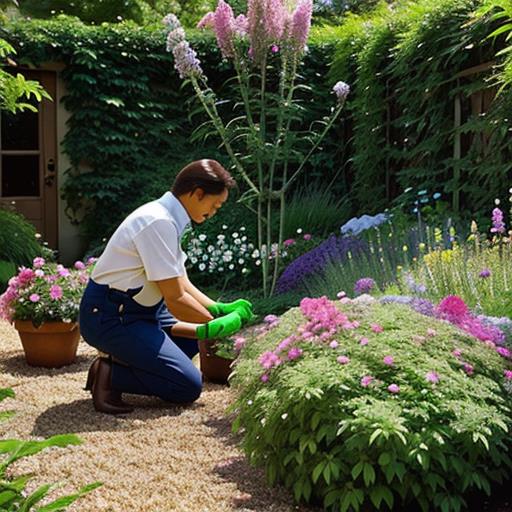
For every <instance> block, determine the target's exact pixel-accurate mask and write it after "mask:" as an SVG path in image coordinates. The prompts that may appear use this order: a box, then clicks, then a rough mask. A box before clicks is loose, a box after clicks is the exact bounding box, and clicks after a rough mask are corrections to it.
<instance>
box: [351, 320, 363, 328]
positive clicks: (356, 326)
mask: <svg viewBox="0 0 512 512" xmlns="http://www.w3.org/2000/svg"><path fill="white" fill-rule="evenodd" d="M360 325H361V322H359V321H358V320H353V321H352V327H353V328H354V329H357V328H358V327H359V326H360Z"/></svg>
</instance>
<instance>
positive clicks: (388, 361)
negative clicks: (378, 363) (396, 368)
mask: <svg viewBox="0 0 512 512" xmlns="http://www.w3.org/2000/svg"><path fill="white" fill-rule="evenodd" d="M383 362H384V364H387V365H388V366H393V363H394V362H395V360H394V359H393V356H384V359H383Z"/></svg>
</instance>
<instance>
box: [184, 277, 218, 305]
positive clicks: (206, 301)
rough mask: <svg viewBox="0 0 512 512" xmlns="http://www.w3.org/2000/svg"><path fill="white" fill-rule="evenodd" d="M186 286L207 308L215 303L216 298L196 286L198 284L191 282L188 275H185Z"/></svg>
mask: <svg viewBox="0 0 512 512" xmlns="http://www.w3.org/2000/svg"><path fill="white" fill-rule="evenodd" d="M184 286H185V290H186V291H187V293H189V294H190V295H191V296H192V297H193V298H194V299H195V300H197V302H199V303H200V304H202V305H203V306H204V307H205V308H207V307H208V306H211V305H212V304H215V301H214V300H212V299H210V297H208V295H206V294H205V293H203V292H202V291H201V290H199V288H196V286H194V285H193V284H192V283H191V282H190V280H189V278H188V276H185V277H184Z"/></svg>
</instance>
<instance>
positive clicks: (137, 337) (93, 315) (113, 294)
mask: <svg viewBox="0 0 512 512" xmlns="http://www.w3.org/2000/svg"><path fill="white" fill-rule="evenodd" d="M139 290H140V289H139ZM139 290H138V289H135V290H128V291H127V292H122V291H119V290H115V289H113V288H110V287H109V286H108V285H101V284H97V283H95V282H94V281H93V280H92V279H90V280H89V283H88V284H87V287H86V289H85V292H84V295H83V297H82V301H81V303H80V319H79V322H80V332H81V334H82V336H83V338H84V340H85V341H86V342H87V343H88V344H89V345H92V346H93V347H95V348H97V349H99V350H101V351H102V352H106V353H107V354H110V355H112V356H114V357H115V358H117V359H119V360H120V361H121V362H123V363H126V365H127V366H124V365H122V364H116V363H113V364H112V388H113V389H116V390H118V391H120V392H123V393H133V394H138V395H151V396H157V397H160V398H162V399H163V400H167V401H170V402H176V403H183V402H193V401H194V400H196V399H197V398H198V397H199V395H200V394H201V389H202V379H201V373H200V372H199V370H198V369H197V368H196V367H195V366H194V364H193V363H192V361H191V358H192V357H193V356H194V355H195V354H197V353H198V351H199V349H198V345H197V340H193V339H189V338H178V337H174V336H173V337H172V339H171V338H170V337H169V336H168V334H167V333H166V332H165V331H164V329H165V328H166V327H170V326H171V325H172V324H173V323H175V322H176V320H174V319H173V318H172V317H171V316H170V314H169V312H168V310H167V308H166V307H165V303H164V301H163V300H162V301H160V302H159V303H158V304H156V305H154V306H151V307H146V306H142V305H140V304H139V303H138V302H136V301H135V300H134V299H133V298H132V297H133V295H135V294H136V293H137V292H138V291H139Z"/></svg>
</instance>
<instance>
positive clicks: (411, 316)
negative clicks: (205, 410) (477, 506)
mask: <svg viewBox="0 0 512 512" xmlns="http://www.w3.org/2000/svg"><path fill="white" fill-rule="evenodd" d="M342 302H343V304H341V305H334V303H330V302H329V301H327V300H326V299H319V300H311V299H306V300H304V301H303V302H302V303H301V310H302V311H301V310H299V309H293V310H290V311H289V312H287V313H286V314H285V315H283V316H282V317H281V319H280V320H279V319H275V318H273V319H269V320H271V322H270V325H268V326H267V327H265V328H264V330H263V331H262V332H260V333H259V334H258V333H254V334H253V335H252V336H251V337H249V338H248V339H247V341H246V344H245V347H244V348H243V350H242V353H241V356H240V358H239V362H238V364H237V366H236V369H235V375H234V378H233V379H232V383H233V384H234V386H235V388H236V389H237V390H238V393H239V396H238V399H237V402H236V404H235V406H234V411H235V413H236V419H235V423H234V428H235V429H241V432H242V434H243V447H244V449H245V452H246V454H247V456H248V457H249V459H250V460H251V462H253V463H255V464H258V465H261V466H264V467H265V469H266V472H267V476H268V480H269V482H270V483H275V482H282V483H284V484H285V485H286V486H287V487H289V488H291V489H293V492H294V496H295V498H296V500H306V501H319V502H321V503H322V504H323V505H324V507H325V508H326V509H328V510H342V511H344V512H345V511H347V510H349V509H351V510H360V509H363V508H364V507H372V506H373V507H374V508H376V509H384V507H385V505H384V504H386V505H387V506H388V507H389V508H393V506H394V505H395V506H396V507H399V508H400V507H403V506H404V505H405V504H415V506H417V507H418V508H421V509H422V510H424V511H428V510H432V507H435V508H439V509H441V510H444V511H452V510H453V511H456V510H461V509H462V508H463V507H464V506H465V504H466V503H465V500H464V496H465V495H466V494H467V493H468V492H469V491H471V490H472V489H479V490H482V491H485V492H487V493H489V492H490V489H491V484H492V483H493V482H495V481H501V480H502V479H503V478H504V477H506V476H507V474H508V473H509V471H510V468H511V467H512V460H511V459H510V457H509V455H508V453H507V450H508V449H509V448H510V447H511V442H510V434H509V428H510V427H511V426H512V418H511V411H510V406H511V405H512V394H511V386H510V382H511V381H510V379H512V372H510V370H508V373H507V371H506V366H505V360H504V359H503V358H502V357H500V355H498V354H497V353H496V352H495V351H494V350H493V349H492V348H491V347H488V346H486V344H484V343H482V342H481V341H478V340H477V339H475V338H473V337H471V336H469V335H466V334H465V333H463V332H462V331H461V330H458V329H456V328H454V327H452V326H451V325H450V324H448V323H446V322H442V321H437V320H435V319H432V318H428V317H426V316H423V315H420V314H418V313H415V312H411V311H410V310H409V309H408V307H407V306H404V305H397V304H392V305H379V304H376V303H367V302H365V301H363V300H358V301H356V302H350V301H348V300H347V299H344V300H343V301H342ZM298 326H299V327H298ZM507 383H508V384H507Z"/></svg>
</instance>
